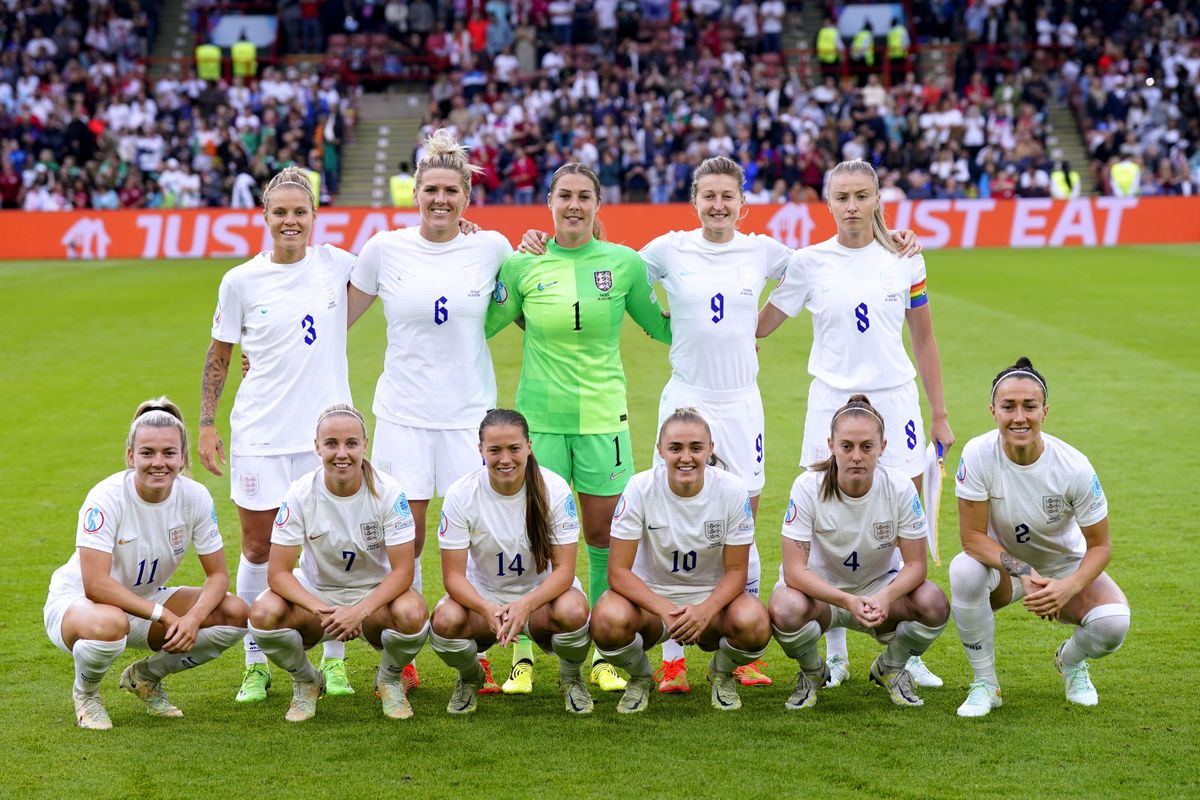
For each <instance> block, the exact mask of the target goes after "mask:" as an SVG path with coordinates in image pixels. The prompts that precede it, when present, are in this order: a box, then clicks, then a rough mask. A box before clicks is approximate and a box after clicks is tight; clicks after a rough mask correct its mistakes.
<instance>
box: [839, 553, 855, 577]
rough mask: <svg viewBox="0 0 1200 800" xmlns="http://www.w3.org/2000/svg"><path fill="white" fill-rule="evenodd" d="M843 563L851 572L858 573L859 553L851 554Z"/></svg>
mask: <svg viewBox="0 0 1200 800" xmlns="http://www.w3.org/2000/svg"><path fill="white" fill-rule="evenodd" d="M842 563H843V564H844V565H846V566H847V567H849V568H850V571H851V572H858V551H857V550H854V551H853V552H851V553H850V555H848V556H846V560H845V561H843V562H842Z"/></svg>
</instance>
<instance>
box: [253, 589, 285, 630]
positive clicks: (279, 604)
mask: <svg viewBox="0 0 1200 800" xmlns="http://www.w3.org/2000/svg"><path fill="white" fill-rule="evenodd" d="M287 610H288V609H287V603H286V602H284V600H283V598H281V597H280V596H279V595H277V594H275V593H274V592H264V593H263V594H260V595H259V596H258V599H257V600H255V601H254V605H252V606H250V616H249V622H250V624H251V625H253V626H254V627H255V628H258V629H259V630H260V631H270V630H274V629H276V628H278V627H279V626H280V625H281V624H282V623H283V618H284V617H285V616H287Z"/></svg>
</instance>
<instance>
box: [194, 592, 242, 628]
mask: <svg viewBox="0 0 1200 800" xmlns="http://www.w3.org/2000/svg"><path fill="white" fill-rule="evenodd" d="M249 618H250V607H249V606H248V605H246V601H245V600H243V599H241V598H240V597H238V596H237V595H232V594H226V595H225V597H224V598H223V599H222V600H221V603H220V604H219V605H218V606H217V607H216V608H215V609H213V612H212V613H211V614H209V615H208V619H207V620H205V622H206V623H207V624H208V625H210V626H211V625H230V626H232V627H234V628H244V627H246V622H247V621H248V620H249Z"/></svg>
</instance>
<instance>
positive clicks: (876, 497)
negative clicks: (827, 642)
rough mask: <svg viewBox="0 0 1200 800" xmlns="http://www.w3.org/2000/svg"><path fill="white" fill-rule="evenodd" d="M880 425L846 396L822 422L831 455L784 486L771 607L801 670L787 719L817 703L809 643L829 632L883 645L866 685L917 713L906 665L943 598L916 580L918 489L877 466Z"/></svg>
mask: <svg viewBox="0 0 1200 800" xmlns="http://www.w3.org/2000/svg"><path fill="white" fill-rule="evenodd" d="M883 424H884V423H883V417H882V416H880V414H879V412H877V411H876V410H875V408H874V407H873V406H872V405H871V403H870V401H869V400H868V399H867V398H866V396H865V395H861V394H856V395H853V396H851V398H850V400H849V402H847V403H846V404H845V405H844V406H842V407H841V408H840V409H838V410H837V412H836V413H834V415H833V419H832V420H831V422H830V424H829V438H828V440H827V442H828V445H829V449H830V451H831V452H832V455H830V457H829V458H828V459H826V460H825V461H822V462H818V463H816V464H813V465H812V466H811V468H810V470H809V471H807V472H803V473H801V474H800V477H798V478H796V481H795V483H793V484H792V494H791V499H790V500H789V501H788V510H787V516H786V517H785V518H784V521H783V539H784V541H783V564H782V567H781V569H780V582H779V583H778V584H776V586H775V591H773V592H772V593H771V603H770V610H771V624H772V625H773V626H774V629H775V638H776V639H777V640H778V641H779V645H780V647H782V648H783V652H784V653H786V654H787V655H788V656H789V657H791V658H794V659H796V661H797V662H798V663H799V665H800V670H799V672H797V673H796V687H795V689H794V690H793V691H792V694H791V696H790V697H788V699H787V701H786V702H785V703H784V708H786V709H788V710H789V711H794V710H798V709H801V708H808V707H809V706H812V705H813V704H814V703H816V702H817V693H816V687H817V686H820V685H823V684H824V683H825V681H826V680H827V679H828V678H829V667H828V666H827V665H826V664H825V663H824V662H822V661H821V656H820V653H818V652H817V640H818V639H820V638H821V632H822V631H824V630H828V629H829V628H831V627H842V628H853V629H854V630H857V631H861V632H863V633H867V634H870V635H871V636H874V637H875V639H876V641H878V642H880V643H882V644H885V645H886V646H887V649H885V650H884V651H883V652H882V653H880V654H879V657H878V658H876V659H875V663H873V664H872V665H871V680H872V681H874V682H875V683H878V684H879V685H880V686H883V687H885V688H886V689H887V690H888V694H889V695H890V696H891V698H892V702H893V703H895V704H896V705H900V706H919V705H922V701H921V698H920V697H918V696H917V693H916V691H915V689H914V687H913V679H912V675H911V674H909V672H908V670H907V669H906V667H905V665H906V663H907V662H908V660H909V659H910V658H913V657H920V655H921V654H922V653H924V652H925V651H926V650H927V649H929V646H930V645H931V644H933V642H934V640H935V639H937V637H938V636H940V635H941V633H942V631H943V630H944V629H945V627H946V620H947V619H948V618H949V616H950V609H949V607H948V605H947V603H946V595H945V594H944V593H943V592H942V590H941V589H939V588H938V587H937V586H936V585H935V584H934V583H933V582H932V581H928V580H926V579H925V575H926V569H927V562H926V559H927V555H926V552H925V551H926V545H925V533H926V523H925V514H924V511H923V510H922V508H921V498H920V496H919V495H918V494H917V489H916V487H915V486H913V483H912V481H911V480H910V479H909V476H907V475H905V474H904V473H903V472H901V471H900V470H897V469H894V468H892V467H885V466H882V465H881V464H880V461H881V457H882V456H883V455H884V453H885V451H886V447H887V441H886V440H885V439H884V436H883ZM901 561H902V562H903V563H902V564H901V563H900V562H901Z"/></svg>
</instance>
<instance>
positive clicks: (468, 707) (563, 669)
mask: <svg viewBox="0 0 1200 800" xmlns="http://www.w3.org/2000/svg"><path fill="white" fill-rule="evenodd" d="M479 453H480V454H482V456H483V461H484V466H483V467H482V468H480V469H477V470H475V471H474V472H472V473H470V474H469V475H466V476H464V477H463V478H461V479H459V480H458V481H457V482H455V484H454V485H453V486H451V487H450V490H449V491H448V492H447V493H446V500H445V503H444V504H443V506H442V521H441V525H440V526H439V527H438V542H439V544H440V545H441V550H442V579H443V582H444V583H445V586H446V596H445V597H443V598H442V599H441V601H440V602H439V603H438V604H437V608H435V609H434V611H433V623H432V627H433V634H432V636H431V639H432V641H433V649H434V652H436V653H437V654H438V656H439V657H440V658H441V659H442V661H445V662H446V665H447V666H449V667H451V668H452V669H455V670H457V671H458V674H459V678H458V684H457V685H456V686H455V688H454V694H453V695H452V696H451V698H450V704H449V705H448V706H447V707H446V710H447V711H449V712H450V713H451V714H470V713H471V712H473V711H474V710H475V702H476V694H477V692H478V690H479V688H480V687H481V686H482V685H483V681H484V680H485V678H486V676H485V674H484V671H483V669H482V668H481V666H480V664H479V663H478V660H477V654H478V653H479V651H480V649H481V648H483V649H486V648H487V647H489V646H490V645H491V643H492V642H496V641H498V642H499V643H500V645H501V646H502V647H504V646H507V645H508V644H510V643H512V642H514V641H516V639H517V636H518V635H520V634H521V633H522V632H526V633H527V635H528V636H529V637H530V638H532V639H533V640H534V641H536V642H537V643H538V644H539V645H540V646H541V647H542V649H543V650H545V651H547V652H552V653H554V654H555V655H557V656H558V663H559V686H560V688H561V689H562V692H563V696H564V697H565V698H566V708H567V711H569V712H571V713H574V714H590V713H591V711H592V697H591V695H590V694H589V693H588V690H587V686H586V685H585V684H584V681H583V673H582V669H583V663H584V660H585V659H586V658H587V651H588V647H589V646H590V645H591V638H590V636H589V635H588V605H587V600H585V599H584V596H583V589H582V587H581V586H580V583H579V581H578V580H577V579H576V578H575V549H576V547H577V546H578V543H579V517H578V516H577V514H576V512H575V498H574V497H572V496H571V487H570V486H568V485H567V482H566V481H564V480H563V479H562V478H560V477H559V476H558V475H555V474H554V473H553V472H551V471H550V470H548V469H546V468H545V467H541V466H539V465H538V463H537V459H535V458H534V456H533V449H532V444H531V443H530V440H529V425H528V423H526V421H525V418H524V417H523V416H521V415H520V414H518V413H517V412H515V411H509V410H507V409H495V410H492V411H489V412H488V414H487V416H486V417H484V418H483V422H482V423H481V424H480V426H479Z"/></svg>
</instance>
